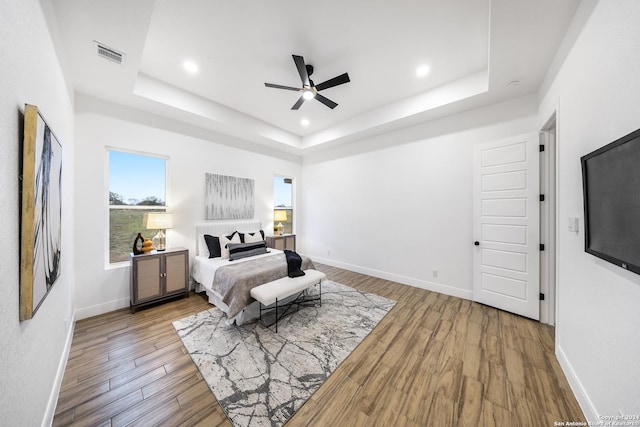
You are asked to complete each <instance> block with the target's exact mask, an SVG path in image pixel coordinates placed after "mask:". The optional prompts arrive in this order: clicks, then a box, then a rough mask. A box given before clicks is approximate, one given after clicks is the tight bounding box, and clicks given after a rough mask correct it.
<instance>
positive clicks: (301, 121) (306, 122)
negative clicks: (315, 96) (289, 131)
mask: <svg viewBox="0 0 640 427" xmlns="http://www.w3.org/2000/svg"><path fill="white" fill-rule="evenodd" d="M309 123H311V122H310V121H309V119H302V120H300V124H301V125H302V126H309Z"/></svg>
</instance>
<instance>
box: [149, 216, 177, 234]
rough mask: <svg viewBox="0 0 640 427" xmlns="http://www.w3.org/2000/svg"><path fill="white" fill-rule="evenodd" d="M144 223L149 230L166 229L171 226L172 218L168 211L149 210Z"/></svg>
mask: <svg viewBox="0 0 640 427" xmlns="http://www.w3.org/2000/svg"><path fill="white" fill-rule="evenodd" d="M146 225H147V229H149V230H166V229H167V228H173V218H172V216H171V214H170V213H166V212H150V213H149V215H147V224H146Z"/></svg>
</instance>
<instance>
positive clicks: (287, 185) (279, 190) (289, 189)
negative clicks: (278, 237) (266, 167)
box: [273, 176, 294, 234]
mask: <svg viewBox="0 0 640 427" xmlns="http://www.w3.org/2000/svg"><path fill="white" fill-rule="evenodd" d="M293 216H294V212H293V178H286V177H282V176H275V177H274V178H273V218H274V223H273V225H274V234H275V227H276V226H277V225H278V224H279V223H282V225H283V226H284V233H285V234H291V233H293ZM285 217H286V219H282V218H285ZM276 218H278V220H276Z"/></svg>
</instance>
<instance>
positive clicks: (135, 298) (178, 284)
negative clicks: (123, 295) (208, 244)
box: [129, 248, 189, 313]
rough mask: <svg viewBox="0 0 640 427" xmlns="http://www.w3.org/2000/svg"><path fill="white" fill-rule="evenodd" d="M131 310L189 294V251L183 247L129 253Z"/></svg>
mask: <svg viewBox="0 0 640 427" xmlns="http://www.w3.org/2000/svg"><path fill="white" fill-rule="evenodd" d="M129 258H130V259H131V311H132V312H134V313H135V311H136V309H137V308H138V307H141V306H144V305H147V304H152V303H156V302H158V301H163V300H167V299H170V298H174V297H176V296H181V295H182V296H189V250H188V249H184V248H175V249H167V250H166V251H151V252H149V253H148V254H142V255H134V254H130V255H129Z"/></svg>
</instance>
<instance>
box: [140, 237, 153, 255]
mask: <svg viewBox="0 0 640 427" xmlns="http://www.w3.org/2000/svg"><path fill="white" fill-rule="evenodd" d="M152 250H153V242H152V241H151V239H144V242H142V253H143V254H148V253H149V252H151V251H152Z"/></svg>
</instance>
